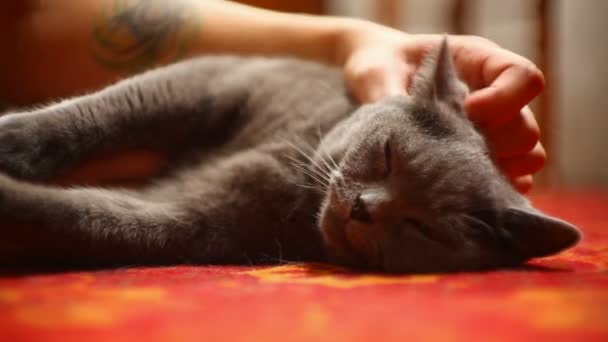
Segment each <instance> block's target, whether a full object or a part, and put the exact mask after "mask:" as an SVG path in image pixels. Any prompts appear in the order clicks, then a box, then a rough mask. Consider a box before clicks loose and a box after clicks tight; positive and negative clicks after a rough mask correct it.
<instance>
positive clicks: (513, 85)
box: [455, 43, 545, 127]
mask: <svg viewBox="0 0 608 342" xmlns="http://www.w3.org/2000/svg"><path fill="white" fill-rule="evenodd" d="M463 44H464V43H463ZM456 52H457V54H456V55H455V61H456V64H457V66H458V69H459V71H460V74H461V75H462V76H463V77H465V81H467V84H469V85H470V86H472V88H473V89H477V90H475V91H473V92H472V93H471V94H470V95H469V96H468V97H467V98H466V100H465V103H464V107H465V110H466V111H467V112H468V113H469V115H470V116H471V118H472V119H473V120H474V121H476V122H478V123H481V124H483V125H487V126H491V127H494V126H500V125H502V124H504V123H506V122H508V121H510V119H511V118H512V116H511V115H516V114H517V113H518V112H519V109H520V108H523V107H524V106H525V105H526V104H528V103H529V102H530V101H531V100H532V99H533V98H534V97H536V96H537V95H538V94H540V92H541V91H542V89H543V88H544V82H545V81H544V76H543V74H542V72H541V71H540V70H539V69H538V68H537V67H536V66H535V65H534V64H533V63H532V62H530V61H528V60H527V59H525V58H523V57H521V56H519V55H517V54H515V53H512V52H510V51H507V50H504V49H500V48H496V47H490V46H489V45H488V46H486V45H478V44H468V45H466V44H465V45H463V46H460V47H458V48H457V50H456ZM498 114H500V115H498Z"/></svg>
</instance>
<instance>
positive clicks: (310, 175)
mask: <svg viewBox="0 0 608 342" xmlns="http://www.w3.org/2000/svg"><path fill="white" fill-rule="evenodd" d="M292 165H293V167H295V168H296V169H298V170H300V171H301V172H302V173H304V174H306V175H307V176H309V177H311V178H312V179H314V180H316V181H317V182H318V183H319V184H322V185H324V186H325V187H329V181H328V180H325V179H324V178H320V177H319V176H317V175H315V174H314V173H312V172H311V171H310V170H308V169H306V168H304V167H301V166H298V165H295V164H292Z"/></svg>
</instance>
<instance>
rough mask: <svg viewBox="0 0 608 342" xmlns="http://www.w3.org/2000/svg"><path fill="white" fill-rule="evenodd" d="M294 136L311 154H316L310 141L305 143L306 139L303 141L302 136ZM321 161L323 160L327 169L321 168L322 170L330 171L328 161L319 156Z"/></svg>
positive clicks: (330, 167)
mask: <svg viewBox="0 0 608 342" xmlns="http://www.w3.org/2000/svg"><path fill="white" fill-rule="evenodd" d="M295 138H296V139H297V140H299V143H300V144H301V145H302V146H306V147H307V148H308V150H309V151H310V153H312V155H314V154H316V153H317V151H316V150H315V149H314V148H313V147H312V146H311V145H310V143H307V142H306V141H304V140H303V139H302V138H300V137H298V136H296V137H295ZM321 161H322V162H323V164H324V165H325V167H326V168H327V169H323V171H331V169H332V166H331V165H329V163H328V162H327V161H326V160H325V158H321Z"/></svg>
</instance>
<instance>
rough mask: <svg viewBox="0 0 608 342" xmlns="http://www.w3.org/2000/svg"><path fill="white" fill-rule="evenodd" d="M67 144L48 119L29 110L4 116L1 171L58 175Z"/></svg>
mask: <svg viewBox="0 0 608 342" xmlns="http://www.w3.org/2000/svg"><path fill="white" fill-rule="evenodd" d="M66 147H67V146H66V144H64V143H62V142H61V138H60V137H59V136H56V134H55V133H54V132H53V129H52V127H51V125H49V124H48V123H46V122H44V120H40V119H39V118H36V117H33V116H31V115H28V114H12V115H7V116H4V117H1V118H0V171H2V172H6V173H7V174H9V175H11V176H13V177H17V178H21V179H28V180H44V179H47V178H49V177H52V176H54V175H55V174H56V173H57V171H58V169H59V167H60V166H61V163H62V160H63V159H65V158H64V155H65V153H66V152H67V150H66Z"/></svg>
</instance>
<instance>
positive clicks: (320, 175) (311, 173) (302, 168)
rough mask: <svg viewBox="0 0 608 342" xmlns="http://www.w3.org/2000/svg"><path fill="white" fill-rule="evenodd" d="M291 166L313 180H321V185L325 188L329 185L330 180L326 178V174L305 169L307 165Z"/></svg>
mask: <svg viewBox="0 0 608 342" xmlns="http://www.w3.org/2000/svg"><path fill="white" fill-rule="evenodd" d="M292 166H293V167H294V168H296V169H298V170H300V171H301V172H303V173H304V174H306V175H309V176H313V177H314V178H315V179H319V178H320V179H321V180H323V183H324V185H326V186H329V183H330V182H331V180H330V178H329V177H327V175H326V174H323V173H320V172H318V171H316V170H311V169H309V168H308V167H307V165H299V164H292Z"/></svg>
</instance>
